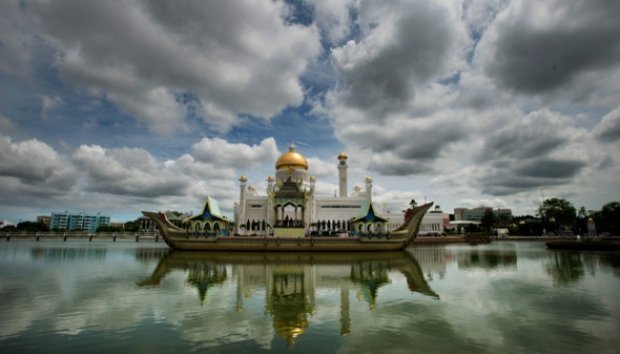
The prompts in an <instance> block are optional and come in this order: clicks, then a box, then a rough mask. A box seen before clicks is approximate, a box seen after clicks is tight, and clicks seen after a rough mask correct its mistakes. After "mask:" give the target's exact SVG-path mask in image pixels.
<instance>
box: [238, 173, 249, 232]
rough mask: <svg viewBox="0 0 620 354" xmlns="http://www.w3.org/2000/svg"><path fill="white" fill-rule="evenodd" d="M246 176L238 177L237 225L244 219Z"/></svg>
mask: <svg viewBox="0 0 620 354" xmlns="http://www.w3.org/2000/svg"><path fill="white" fill-rule="evenodd" d="M247 181H248V178H247V177H246V176H241V177H239V182H240V185H239V220H238V222H239V225H241V223H243V222H244V221H245V190H246V184H245V183H246V182H247ZM237 232H239V226H237Z"/></svg>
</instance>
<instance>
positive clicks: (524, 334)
mask: <svg viewBox="0 0 620 354" xmlns="http://www.w3.org/2000/svg"><path fill="white" fill-rule="evenodd" d="M619 334H620V254H617V253H616V254H613V253H579V252H559V251H548V250H546V249H545V247H544V244H542V243H526V242H514V243H513V242H495V243H493V244H490V245H478V246H469V245H447V246H433V247H417V248H414V249H410V250H408V251H406V252H397V253H385V254H371V255H367V254H328V255H326V254H307V253H293V254H257V253H256V254H223V253H184V252H174V251H170V250H168V249H167V248H166V247H165V245H163V244H161V243H147V242H140V243H135V242H128V241H124V242H78V241H71V242H62V241H46V242H43V241H41V242H29V241H13V240H12V241H10V242H3V243H2V244H0V352H2V353H24V352H45V353H54V352H55V353H110V352H115V351H116V352H128V353H129V352H131V353H181V352H210V353H220V352H221V353H261V352H290V353H412V352H422V353H431V352H438V353H455V352H467V353H502V352H503V353H507V352H511V353H531V352H545V353H567V352H569V353H570V352H582V353H618V350H619V348H620V338H619V337H618V335H619Z"/></svg>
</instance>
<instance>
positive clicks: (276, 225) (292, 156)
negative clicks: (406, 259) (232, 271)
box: [233, 144, 443, 237]
mask: <svg viewBox="0 0 620 354" xmlns="http://www.w3.org/2000/svg"><path fill="white" fill-rule="evenodd" d="M347 159H348V156H347V155H346V154H345V153H341V154H339V155H338V165H337V168H338V184H339V186H338V187H339V188H338V194H337V195H335V196H322V195H317V193H316V188H315V183H316V177H315V176H309V175H308V161H307V160H306V158H305V157H303V156H302V155H301V154H300V153H298V152H297V151H296V150H295V146H294V145H293V144H291V146H290V147H289V150H288V151H287V152H285V153H284V154H282V155H281V156H280V157H279V158H278V160H277V161H276V164H275V177H274V176H269V177H267V190H266V195H260V194H259V193H258V192H257V191H256V190H255V188H254V187H253V186H252V185H251V184H248V179H247V177H246V176H241V177H240V178H239V182H240V184H239V200H238V202H236V203H235V206H234V224H233V225H234V229H233V232H234V234H236V235H246V236H250V235H256V236H272V235H273V236H285V237H295V236H297V237H302V236H304V235H309V234H310V235H313V234H314V235H326V234H329V235H336V234H343V233H352V234H355V233H366V234H367V233H371V234H372V233H386V232H389V231H390V230H393V229H395V228H397V227H398V226H400V225H401V224H402V223H403V221H404V215H403V214H401V213H396V214H388V213H387V212H386V211H385V210H382V208H380V207H377V206H376V205H374V204H373V201H372V188H373V186H372V182H373V180H372V178H371V177H370V176H368V177H366V178H365V180H364V186H365V188H363V189H362V188H359V187H357V186H356V187H355V188H354V189H353V191H352V193H350V194H349V192H348V176H347V170H348V164H347ZM441 215H443V214H442V213H441V210H438V209H435V210H433V211H432V213H428V214H427V215H426V216H425V217H424V219H423V221H422V225H421V228H420V231H421V232H420V233H421V234H424V233H425V232H426V233H429V231H432V233H437V234H440V233H442V232H443V220H442V217H441Z"/></svg>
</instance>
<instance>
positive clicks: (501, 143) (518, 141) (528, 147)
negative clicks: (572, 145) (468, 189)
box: [480, 125, 568, 160]
mask: <svg viewBox="0 0 620 354" xmlns="http://www.w3.org/2000/svg"><path fill="white" fill-rule="evenodd" d="M567 142H568V139H567V138H565V137H563V136H560V135H557V131H553V130H551V129H550V128H549V127H546V126H543V125H541V126H538V127H536V126H528V127H521V126H519V127H510V128H507V129H504V130H501V131H498V132H496V133H495V134H492V135H491V136H489V137H488V138H487V139H486V140H485V142H484V147H483V149H482V152H481V156H480V159H481V160H488V159H494V158H503V157H506V156H512V157H515V158H529V157H533V156H541V155H545V154H547V153H549V152H551V151H553V150H555V149H556V148H558V147H560V146H562V145H563V144H566V143H567Z"/></svg>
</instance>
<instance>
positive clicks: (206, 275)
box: [139, 251, 439, 345]
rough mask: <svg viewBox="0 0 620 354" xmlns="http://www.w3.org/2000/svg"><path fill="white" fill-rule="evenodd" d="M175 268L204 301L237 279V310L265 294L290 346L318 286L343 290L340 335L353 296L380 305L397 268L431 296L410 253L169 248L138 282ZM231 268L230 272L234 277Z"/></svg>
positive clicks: (347, 326)
mask: <svg viewBox="0 0 620 354" xmlns="http://www.w3.org/2000/svg"><path fill="white" fill-rule="evenodd" d="M172 271H183V272H186V273H187V283H188V284H190V285H191V286H193V287H195V288H196V289H197V290H198V296H199V299H200V302H201V303H204V300H205V298H206V297H207V293H208V292H209V290H210V289H212V288H213V287H215V286H218V285H221V284H223V283H224V282H225V281H227V280H234V281H235V282H236V286H237V288H236V310H237V311H238V312H240V311H243V307H244V301H246V300H249V299H251V298H252V297H253V295H254V294H257V293H260V294H263V293H264V294H265V297H266V298H265V309H266V311H267V312H268V313H269V314H270V315H271V317H272V323H273V327H274V330H275V332H276V333H277V334H278V335H279V336H281V337H283V338H285V339H286V341H287V342H288V343H289V345H290V344H292V343H294V341H295V339H296V338H297V337H298V336H299V335H300V334H302V333H304V332H305V331H306V329H307V328H308V326H309V317H311V316H312V314H314V313H315V311H316V308H317V301H316V292H317V290H319V289H336V290H337V291H339V292H340V314H339V317H340V318H339V321H340V334H341V335H347V334H349V333H350V332H351V318H350V308H349V306H350V304H349V301H350V296H349V295H350V294H351V293H353V294H354V295H356V296H357V298H359V299H363V300H364V301H366V302H367V303H368V308H369V311H372V310H374V309H375V307H376V305H377V297H378V294H379V289H380V288H381V287H383V286H385V285H387V284H390V282H391V279H390V274H392V272H399V273H401V274H402V275H403V276H404V278H405V279H406V283H407V286H408V288H409V290H410V291H412V292H415V293H419V294H422V295H425V296H428V297H430V298H435V299H438V298H439V296H438V295H437V294H436V293H435V292H434V291H433V290H432V289H431V288H430V287H429V285H428V283H427V282H426V280H425V279H424V276H423V274H422V271H421V269H420V266H419V264H418V262H417V261H416V259H415V258H414V257H413V256H412V255H411V253H409V252H396V253H378V254H377V253H373V254H358V253H356V254H314V253H292V254H282V253H277V254H265V253H261V254H246V253H244V254H231V253H221V254H220V253H211V252H209V253H197V252H179V251H170V252H169V253H168V254H167V255H165V256H164V257H163V258H161V260H160V261H159V263H158V265H157V267H156V269H155V270H154V271H153V273H152V275H151V276H150V277H148V278H147V279H144V280H143V281H141V282H140V283H139V285H141V286H156V285H159V284H160V283H161V282H162V280H163V279H164V278H165V277H166V275H167V274H169V273H170V272H172ZM229 272H230V275H229Z"/></svg>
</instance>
